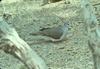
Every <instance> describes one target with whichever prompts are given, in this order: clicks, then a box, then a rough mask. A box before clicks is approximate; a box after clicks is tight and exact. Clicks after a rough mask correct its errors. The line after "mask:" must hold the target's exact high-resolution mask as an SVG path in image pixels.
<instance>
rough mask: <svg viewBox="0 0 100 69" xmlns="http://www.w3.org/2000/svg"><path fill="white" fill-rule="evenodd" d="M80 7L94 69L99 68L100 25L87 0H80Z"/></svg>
mask: <svg viewBox="0 0 100 69" xmlns="http://www.w3.org/2000/svg"><path fill="white" fill-rule="evenodd" d="M81 7H82V10H83V15H84V20H85V25H86V28H87V35H88V37H89V40H88V45H89V48H90V50H91V52H92V55H93V61H94V69H100V29H99V28H100V27H99V25H98V21H97V19H96V16H95V14H94V9H93V7H92V5H91V4H90V2H89V0H81Z"/></svg>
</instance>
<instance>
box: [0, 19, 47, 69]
mask: <svg viewBox="0 0 100 69" xmlns="http://www.w3.org/2000/svg"><path fill="white" fill-rule="evenodd" d="M0 49H2V50H4V51H5V52H6V53H9V54H11V55H13V56H15V57H16V58H18V59H19V60H21V61H22V62H23V63H24V64H25V65H26V66H27V68H28V69H47V66H46V64H45V63H44V61H43V60H42V59H41V58H40V57H39V56H38V55H37V53H36V52H35V51H34V50H32V49H31V48H30V46H29V45H28V44H27V43H26V42H25V41H24V40H22V39H21V38H20V37H19V35H18V34H17V32H16V30H15V29H14V28H13V27H11V26H9V25H8V24H7V23H6V22H5V21H4V20H3V19H2V18H0Z"/></svg>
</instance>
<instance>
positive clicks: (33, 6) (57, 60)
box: [0, 0, 100, 69]
mask: <svg viewBox="0 0 100 69" xmlns="http://www.w3.org/2000/svg"><path fill="white" fill-rule="evenodd" d="M97 1H98V2H99V0H97ZM98 2H93V3H98ZM40 4H41V3H40V2H39V1H36V2H34V1H27V2H14V3H0V15H2V14H3V13H4V12H6V13H10V14H11V15H12V16H11V17H9V19H8V20H7V22H8V23H9V24H11V25H13V26H14V27H15V29H16V31H17V32H18V33H19V35H20V37H21V38H22V39H24V40H25V41H26V42H27V43H28V44H29V45H30V46H31V48H32V49H34V50H35V51H36V52H37V53H38V54H39V55H40V56H41V57H42V58H43V59H44V60H45V62H46V64H47V65H48V67H49V68H50V69H93V60H92V55H91V52H90V50H89V48H88V45H87V40H88V38H87V36H86V31H85V27H84V21H83V17H82V15H81V8H80V4H79V2H76V3H75V4H65V3H64V2H63V1H61V2H58V3H52V4H48V5H45V6H40ZM94 7H95V8H96V15H97V18H98V21H100V5H96V6H94ZM4 9H5V10H4ZM57 16H59V17H62V18H63V19H64V21H70V23H69V26H70V28H71V29H69V34H68V35H70V36H66V38H67V40H65V41H62V42H58V43H52V42H46V40H48V38H47V37H43V36H31V35H29V33H31V32H35V31H38V30H39V29H40V28H41V27H54V26H58V25H62V24H63V23H62V20H61V19H60V18H58V17H57ZM0 68H1V69H25V68H24V65H23V64H22V63H21V62H20V61H19V60H17V59H16V58H14V57H13V56H11V55H9V54H6V53H4V52H3V51H2V50H0Z"/></svg>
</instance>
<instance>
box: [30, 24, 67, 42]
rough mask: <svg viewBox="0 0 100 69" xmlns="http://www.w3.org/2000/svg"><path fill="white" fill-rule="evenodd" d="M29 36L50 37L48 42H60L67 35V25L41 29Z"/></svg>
mask: <svg viewBox="0 0 100 69" xmlns="http://www.w3.org/2000/svg"><path fill="white" fill-rule="evenodd" d="M30 34H31V35H41V36H47V37H50V38H51V39H50V40H51V41H53V42H56V41H62V40H64V39H65V38H66V35H67V34H68V23H64V25H59V26H58V27H52V28H42V29H40V30H39V31H38V32H33V33H30Z"/></svg>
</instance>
